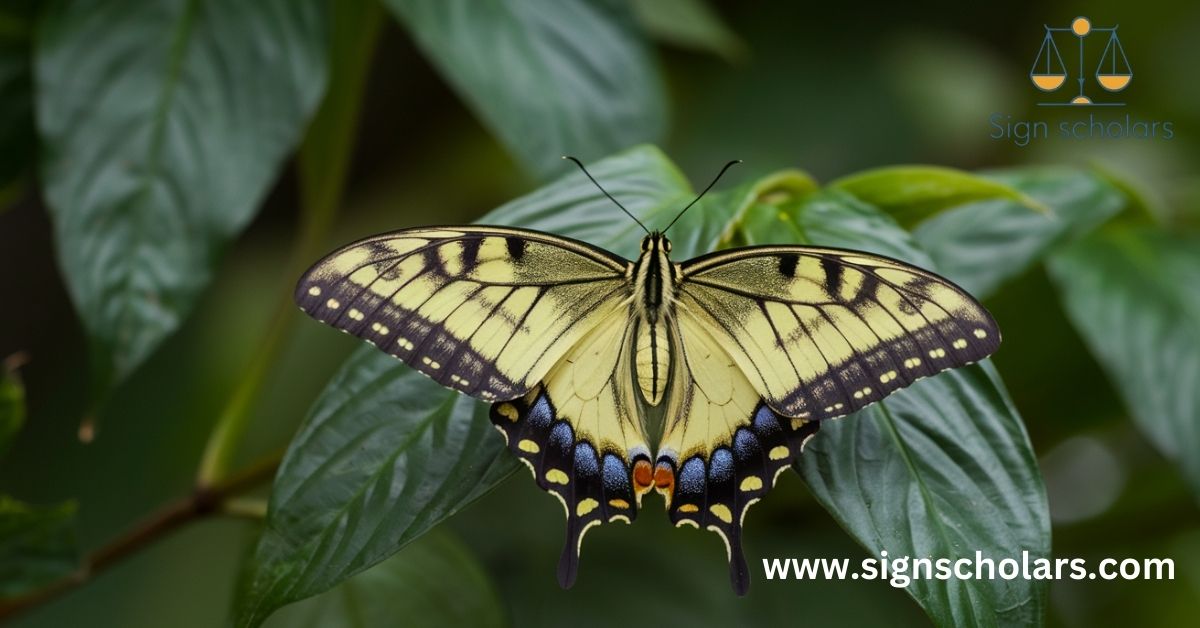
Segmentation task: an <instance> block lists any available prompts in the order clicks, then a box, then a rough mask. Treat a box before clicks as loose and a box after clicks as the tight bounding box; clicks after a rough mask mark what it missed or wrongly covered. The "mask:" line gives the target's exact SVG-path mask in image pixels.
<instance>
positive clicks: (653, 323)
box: [631, 232, 680, 405]
mask: <svg viewBox="0 0 1200 628" xmlns="http://www.w3.org/2000/svg"><path fill="white" fill-rule="evenodd" d="M670 253H671V241H670V240H668V239H667V238H666V236H664V235H662V234H661V233H658V232H654V233H651V234H649V235H647V236H646V237H645V238H643V239H642V253H641V255H640V256H639V257H638V260H637V263H636V264H635V265H634V270H633V300H632V303H631V308H632V309H633V314H634V316H635V318H636V319H637V327H636V331H635V334H634V342H635V345H634V347H635V349H636V350H635V352H634V356H635V357H634V360H635V362H636V366H637V369H636V371H637V380H638V387H639V388H640V389H641V391H642V398H643V399H645V400H646V402H647V403H649V404H650V405H658V403H659V402H660V401H662V397H663V392H664V389H665V387H666V382H667V376H668V373H669V372H670V365H671V341H670V336H669V333H670V325H669V321H670V318H671V315H672V310H673V308H674V306H675V289H676V285H677V283H678V280H679V272H680V271H679V267H678V265H677V264H674V263H672V262H671V258H670Z"/></svg>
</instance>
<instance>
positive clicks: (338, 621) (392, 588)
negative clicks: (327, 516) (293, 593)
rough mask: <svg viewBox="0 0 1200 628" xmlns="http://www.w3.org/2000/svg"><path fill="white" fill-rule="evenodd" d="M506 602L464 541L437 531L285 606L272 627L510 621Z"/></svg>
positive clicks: (336, 627)
mask: <svg viewBox="0 0 1200 628" xmlns="http://www.w3.org/2000/svg"><path fill="white" fill-rule="evenodd" d="M502 608H503V607H502V605H501V602H500V600H499V598H497V597H496V591H495V589H494V588H493V586H492V583H491V581H490V580H489V579H488V577H487V574H485V573H484V571H483V568H482V567H481V566H480V565H479V562H478V561H477V560H476V559H475V557H474V556H473V555H472V554H471V552H470V550H468V549H467V548H466V547H465V546H464V545H463V544H462V542H461V541H459V540H458V539H457V538H455V537H454V536H453V535H451V534H449V533H446V532H438V531H435V532H432V533H430V534H427V535H425V536H424V537H422V538H421V539H420V540H419V541H416V542H415V543H413V544H411V545H409V546H408V547H406V548H404V549H403V550H402V551H401V552H400V553H399V554H397V555H395V556H393V557H391V558H389V559H387V560H386V561H384V562H382V563H379V564H378V565H376V566H374V567H372V568H370V569H368V570H366V571H364V572H362V573H360V574H358V575H357V576H354V577H353V578H351V579H349V580H347V581H345V582H343V583H342V584H340V585H338V586H337V587H335V588H333V589H331V590H329V591H327V592H325V593H322V594H321V595H318V596H316V597H314V598H311V599H308V600H304V601H303V602H299V603H297V604H294V605H292V606H288V607H286V608H283V609H280V611H279V612H278V613H276V614H275V615H274V616H272V617H271V620H270V621H268V622H267V626H280V627H282V626H289V627H292V628H309V627H311V628H340V627H345V628H356V627H359V626H391V625H395V624H396V623H397V622H398V621H402V623H403V624H404V625H405V626H413V627H420V626H468V625H469V626H478V627H480V628H486V627H492V626H495V627H498V626H503V625H504V624H505V621H504V614H503V610H502Z"/></svg>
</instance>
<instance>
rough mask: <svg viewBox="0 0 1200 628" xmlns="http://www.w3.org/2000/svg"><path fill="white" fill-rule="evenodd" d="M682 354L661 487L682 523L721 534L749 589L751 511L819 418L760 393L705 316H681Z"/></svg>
mask: <svg viewBox="0 0 1200 628" xmlns="http://www.w3.org/2000/svg"><path fill="white" fill-rule="evenodd" d="M675 330H676V331H675V334H674V336H675V337H674V339H673V340H674V342H673V346H674V347H675V349H676V351H677V353H678V355H679V358H678V359H677V360H676V361H675V364H676V367H675V370H674V372H673V375H672V378H673V381H674V382H675V384H674V387H673V394H672V397H671V399H670V401H669V405H668V406H667V415H666V416H667V420H666V421H667V422H666V424H665V426H664V433H663V437H662V443H661V444H660V446H659V452H658V457H657V460H656V461H655V468H656V477H662V478H673V481H672V482H669V483H664V484H666V485H665V486H664V485H663V484H660V485H659V486H658V490H659V491H660V492H661V493H663V495H664V497H665V498H666V500H667V512H668V514H669V516H670V518H671V522H672V523H674V524H675V525H676V526H682V525H691V526H694V527H696V528H700V529H703V530H711V531H713V532H716V533H718V534H719V535H720V536H721V538H722V540H724V542H725V546H726V550H727V557H728V559H729V568H730V580H731V582H732V584H733V588H734V590H735V591H736V592H737V593H738V594H739V595H740V594H745V592H746V591H747V589H748V588H749V585H750V575H749V571H748V569H747V567H746V559H745V557H744V555H743V551H742V522H743V521H744V519H745V514H746V510H747V509H748V508H749V507H750V506H751V505H753V504H754V503H755V502H757V501H758V500H760V499H762V497H763V496H764V495H766V493H767V492H768V491H769V490H770V489H771V488H772V487H773V486H774V485H775V481H776V479H777V478H778V477H779V474H780V473H781V472H782V471H783V470H784V469H786V468H787V467H788V466H789V465H790V464H791V463H792V460H793V459H794V458H795V457H796V456H797V455H799V453H800V450H801V449H802V447H803V446H804V443H805V442H806V441H807V440H808V438H810V437H811V436H812V435H813V434H815V433H816V431H817V429H818V427H819V426H820V423H818V422H816V421H814V420H805V419H798V418H792V417H786V416H782V415H780V414H778V413H776V412H775V411H773V410H772V409H771V408H770V407H769V406H767V405H766V404H765V403H763V400H762V398H761V396H760V395H759V394H758V392H757V391H756V390H755V389H754V387H753V386H752V385H751V384H750V381H749V380H748V379H747V378H746V376H745V375H744V374H743V373H742V370H741V368H740V367H739V366H738V365H737V364H736V363H735V362H734V360H733V358H732V357H730V355H729V353H728V352H727V351H726V350H725V349H724V348H723V347H722V345H721V344H720V343H718V341H717V340H716V339H715V338H714V337H713V336H712V335H711V334H710V333H709V331H708V330H707V329H705V325H704V323H703V322H702V321H700V320H697V319H693V318H691V317H687V316H681V317H679V318H678V323H677V326H676V327H675Z"/></svg>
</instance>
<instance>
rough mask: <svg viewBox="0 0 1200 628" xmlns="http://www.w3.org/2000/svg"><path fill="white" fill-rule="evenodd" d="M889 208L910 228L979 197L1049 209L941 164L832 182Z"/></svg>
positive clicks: (892, 169) (888, 169)
mask: <svg viewBox="0 0 1200 628" xmlns="http://www.w3.org/2000/svg"><path fill="white" fill-rule="evenodd" d="M829 187H831V188H840V189H843V190H846V191H847V192H849V193H851V194H853V195H854V196H856V197H858V198H859V199H860V200H862V201H864V202H866V203H869V204H871V205H874V206H875V207H878V208H879V209H882V210H883V211H885V212H887V213H888V214H889V215H891V216H892V218H894V219H895V220H896V222H898V223H900V225H901V226H903V227H905V228H907V229H911V228H913V227H914V226H916V225H917V224H919V223H921V222H923V221H925V220H927V219H929V218H932V217H933V216H936V215H937V214H938V213H940V212H942V211H944V210H946V209H950V208H952V207H959V206H962V205H966V204H968V203H975V202H979V201H990V200H1002V201H1008V202H1011V203H1016V204H1018V205H1021V206H1023V207H1024V208H1025V209H1026V211H1036V212H1041V213H1043V214H1048V213H1050V210H1049V209H1048V208H1047V207H1045V206H1044V205H1042V204H1041V203H1040V202H1038V201H1037V200H1036V199H1034V198H1032V197H1030V196H1027V195H1025V194H1024V193H1022V192H1021V191H1019V190H1017V189H1015V188H1013V187H1010V186H1008V185H1005V184H1004V183H1001V182H999V181H994V180H991V179H987V178H984V177H981V176H979V175H975V174H971V173H969V172H964V171H962V170H955V169H953V168H943V167H941V166H889V167H886V168H877V169H874V170H868V171H866V172H860V173H858V174H853V175H850V176H848V177H844V178H841V179H838V180H836V181H834V182H833V183H830V184H829Z"/></svg>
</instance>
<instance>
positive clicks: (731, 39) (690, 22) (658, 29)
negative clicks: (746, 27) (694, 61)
mask: <svg viewBox="0 0 1200 628" xmlns="http://www.w3.org/2000/svg"><path fill="white" fill-rule="evenodd" d="M632 5H633V10H634V13H635V14H636V15H637V19H638V23H639V24H641V26H642V28H644V29H646V32H647V33H649V34H650V36H651V37H653V38H655V39H657V40H659V41H662V42H664V43H667V44H671V45H673V46H679V47H680V48H688V49H691V50H698V51H701V52H710V53H712V54H715V55H718V56H720V57H722V58H724V59H725V60H726V61H739V60H741V59H744V58H745V57H746V54H747V52H746V44H745V42H743V41H742V40H741V39H740V38H739V37H738V36H737V34H736V33H734V32H733V31H732V30H731V29H730V28H729V26H728V25H726V24H725V22H724V21H722V20H721V16H720V15H717V13H716V11H713V9H712V7H711V6H709V4H708V2H706V1H705V0H632Z"/></svg>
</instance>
